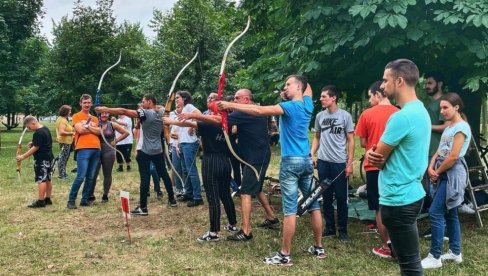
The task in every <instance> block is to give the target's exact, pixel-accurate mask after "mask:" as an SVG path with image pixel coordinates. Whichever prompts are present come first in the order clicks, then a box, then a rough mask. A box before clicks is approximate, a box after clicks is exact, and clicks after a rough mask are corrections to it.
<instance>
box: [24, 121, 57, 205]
mask: <svg viewBox="0 0 488 276" xmlns="http://www.w3.org/2000/svg"><path fill="white" fill-rule="evenodd" d="M24 127H26V128H27V129H28V130H30V131H34V135H33V136H32V142H29V144H28V146H29V147H30V149H29V150H28V151H27V152H26V153H24V154H21V155H18V156H17V161H19V162H20V161H22V160H24V159H26V158H27V157H29V156H31V155H34V173H35V181H36V182H37V184H38V185H37V189H38V197H37V200H35V201H33V202H32V203H31V204H29V205H28V206H27V207H29V208H41V207H45V206H46V205H51V204H52V201H51V191H52V187H53V186H52V183H51V171H52V161H53V157H54V156H53V152H52V145H53V141H52V138H51V132H50V131H49V129H48V128H47V127H45V126H43V125H41V124H39V122H38V121H37V119H36V118H35V117H33V116H30V115H29V116H26V117H25V118H24Z"/></svg>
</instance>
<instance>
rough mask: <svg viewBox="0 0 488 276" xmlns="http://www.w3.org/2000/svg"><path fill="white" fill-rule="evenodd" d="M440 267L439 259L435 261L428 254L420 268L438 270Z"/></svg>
mask: <svg viewBox="0 0 488 276" xmlns="http://www.w3.org/2000/svg"><path fill="white" fill-rule="evenodd" d="M439 267H442V261H441V258H439V259H436V258H434V256H433V255H432V254H430V253H429V255H427V257H426V258H425V259H423V260H422V268H423V269H430V268H439Z"/></svg>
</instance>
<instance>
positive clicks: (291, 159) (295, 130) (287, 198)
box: [218, 75, 326, 266]
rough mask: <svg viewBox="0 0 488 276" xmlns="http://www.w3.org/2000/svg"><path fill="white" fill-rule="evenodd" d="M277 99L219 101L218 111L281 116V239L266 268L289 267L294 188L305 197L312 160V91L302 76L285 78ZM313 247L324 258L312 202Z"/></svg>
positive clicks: (319, 224) (317, 211) (316, 208)
mask: <svg viewBox="0 0 488 276" xmlns="http://www.w3.org/2000/svg"><path fill="white" fill-rule="evenodd" d="M281 97H282V98H283V99H285V100H288V101H285V102H281V103H280V104H277V105H273V106H258V105H250V104H237V103H229V102H219V103H218V106H219V108H220V109H232V110H236V111H241V112H244V113H248V114H251V115H255V116H281V117H280V126H281V137H280V139H281V141H280V144H281V166H280V184H281V193H282V205H283V213H284V215H285V218H284V220H283V240H282V244H281V250H280V251H278V252H276V253H273V254H272V255H271V256H269V257H266V258H265V259H264V262H265V263H266V264H270V265H285V266H290V265H292V262H291V258H290V253H291V242H292V239H293V235H294V234H295V227H296V213H297V209H298V189H300V190H301V191H302V193H303V194H304V196H307V195H308V194H309V193H310V191H311V190H312V187H311V181H312V176H313V166H312V158H311V157H310V145H309V140H308V126H309V124H310V120H311V118H312V111H313V103H312V89H311V88H310V86H309V85H308V84H307V81H306V80H305V78H304V77H302V76H297V75H291V76H289V77H288V78H287V79H286V82H285V87H284V90H283V91H282V92H281ZM309 212H310V214H311V222H312V229H313V234H314V245H312V246H310V248H309V249H308V252H310V253H311V254H313V255H314V256H316V257H317V258H325V256H326V255H325V250H324V248H323V247H322V215H321V213H320V206H319V204H318V203H317V202H314V203H313V204H312V205H311V206H310V208H309Z"/></svg>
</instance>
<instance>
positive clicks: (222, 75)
mask: <svg viewBox="0 0 488 276" xmlns="http://www.w3.org/2000/svg"><path fill="white" fill-rule="evenodd" d="M250 25H251V17H250V16H249V17H248V18H247V25H246V28H245V29H244V31H242V32H241V33H240V34H239V35H238V36H236V37H235V38H234V40H232V42H231V43H230V44H229V46H227V49H225V52H224V57H223V58H222V64H221V66H220V77H219V85H218V88H217V95H218V100H219V101H222V100H223V98H224V86H225V62H226V60H227V55H228V54H229V51H230V48H232V45H234V43H235V42H236V41H237V40H239V39H240V38H241V37H242V36H243V35H244V34H245V33H246V32H247V30H249V26H250ZM227 115H228V112H227V110H221V111H220V117H221V118H222V131H223V132H224V137H225V142H226V143H227V147H228V148H229V150H230V152H231V153H232V155H234V156H235V158H236V159H237V160H239V162H241V163H242V164H244V165H246V166H248V167H249V168H251V170H252V171H253V172H254V173H255V174H256V179H258V181H259V173H258V171H257V170H256V168H254V167H253V166H251V164H249V163H247V162H246V161H244V160H242V159H241V158H240V157H239V156H238V155H237V153H236V152H235V151H234V149H233V148H232V145H231V143H230V139H229V134H228V131H229V127H228V124H227Z"/></svg>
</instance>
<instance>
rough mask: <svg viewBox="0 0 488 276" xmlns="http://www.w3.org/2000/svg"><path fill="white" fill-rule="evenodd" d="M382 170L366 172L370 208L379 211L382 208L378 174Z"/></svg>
mask: <svg viewBox="0 0 488 276" xmlns="http://www.w3.org/2000/svg"><path fill="white" fill-rule="evenodd" d="M379 174H380V171H377V170H374V171H367V172H366V191H367V194H368V208H369V210H375V211H378V210H379V209H380V193H379V191H378V176H379Z"/></svg>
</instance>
